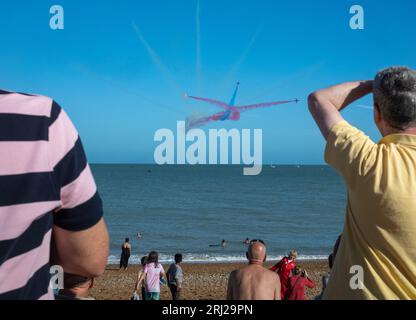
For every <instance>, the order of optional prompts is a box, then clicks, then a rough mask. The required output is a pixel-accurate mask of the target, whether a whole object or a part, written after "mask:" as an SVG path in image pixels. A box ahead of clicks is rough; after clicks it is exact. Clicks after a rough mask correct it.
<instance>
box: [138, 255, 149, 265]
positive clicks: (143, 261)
mask: <svg viewBox="0 0 416 320" xmlns="http://www.w3.org/2000/svg"><path fill="white" fill-rule="evenodd" d="M147 260H148V258H147V256H144V257H142V258H141V259H140V263H141V264H142V266H144V265H146V264H147Z"/></svg>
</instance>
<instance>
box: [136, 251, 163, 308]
mask: <svg viewBox="0 0 416 320" xmlns="http://www.w3.org/2000/svg"><path fill="white" fill-rule="evenodd" d="M164 277H166V274H165V270H163V267H162V265H161V264H160V263H159V254H158V253H157V252H156V251H152V252H150V253H149V256H148V258H147V264H146V265H145V266H144V269H143V273H142V274H141V275H140V278H139V280H138V283H139V284H141V283H142V282H143V281H144V284H145V289H146V294H145V297H146V300H160V280H161V279H163V278H164Z"/></svg>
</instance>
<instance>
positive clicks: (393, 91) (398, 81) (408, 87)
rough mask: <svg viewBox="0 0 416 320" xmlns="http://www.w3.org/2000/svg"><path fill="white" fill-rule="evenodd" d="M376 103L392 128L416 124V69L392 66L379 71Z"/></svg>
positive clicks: (376, 82)
mask: <svg viewBox="0 0 416 320" xmlns="http://www.w3.org/2000/svg"><path fill="white" fill-rule="evenodd" d="M374 103H375V104H376V106H377V107H378V111H379V112H380V113H381V114H382V116H383V118H384V119H385V120H386V121H387V123H388V124H389V125H390V126H391V127H392V128H395V129H399V130H404V129H407V128H409V127H412V126H416V71H415V70H412V69H410V68H407V67H390V68H387V69H384V70H382V71H380V72H379V73H377V75H376V78H375V81H374Z"/></svg>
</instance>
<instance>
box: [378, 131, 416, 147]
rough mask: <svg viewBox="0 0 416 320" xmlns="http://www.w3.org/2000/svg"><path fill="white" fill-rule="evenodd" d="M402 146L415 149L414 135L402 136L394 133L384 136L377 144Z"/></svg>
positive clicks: (415, 139)
mask: <svg viewBox="0 0 416 320" xmlns="http://www.w3.org/2000/svg"><path fill="white" fill-rule="evenodd" d="M390 143H394V144H404V145H408V146H412V147H416V135H414V134H402V133H395V134H390V135H388V136H385V137H384V138H383V139H381V140H380V142H379V143H378V144H390Z"/></svg>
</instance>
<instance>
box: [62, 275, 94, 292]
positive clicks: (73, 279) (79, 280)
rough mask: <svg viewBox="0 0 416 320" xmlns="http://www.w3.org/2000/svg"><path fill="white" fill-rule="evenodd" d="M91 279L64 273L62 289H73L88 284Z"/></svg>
mask: <svg viewBox="0 0 416 320" xmlns="http://www.w3.org/2000/svg"><path fill="white" fill-rule="evenodd" d="M91 280H92V278H89V277H84V276H79V275H76V274H71V273H64V288H65V289H73V288H77V287H80V286H82V285H84V284H86V283H88V282H90V281H91Z"/></svg>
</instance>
